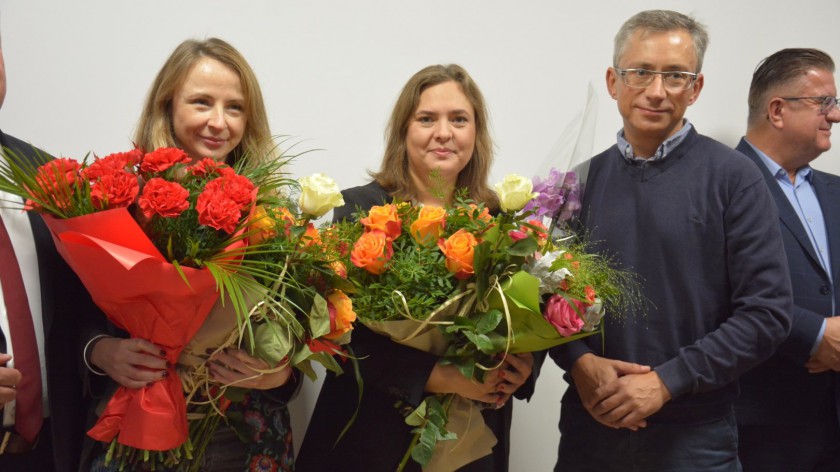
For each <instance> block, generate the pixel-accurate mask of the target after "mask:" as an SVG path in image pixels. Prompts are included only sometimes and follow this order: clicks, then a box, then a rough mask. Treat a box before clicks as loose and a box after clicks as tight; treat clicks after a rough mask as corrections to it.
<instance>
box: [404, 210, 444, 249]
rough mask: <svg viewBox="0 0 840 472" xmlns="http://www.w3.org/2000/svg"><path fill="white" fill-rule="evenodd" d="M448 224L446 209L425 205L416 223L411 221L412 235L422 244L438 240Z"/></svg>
mask: <svg viewBox="0 0 840 472" xmlns="http://www.w3.org/2000/svg"><path fill="white" fill-rule="evenodd" d="M445 225H446V210H444V209H443V208H441V207H436V206H424V207H422V208H420V213H418V215H417V219H416V220H415V221H414V223H411V228H410V231H411V236H413V237H414V240H415V241H417V242H418V243H420V244H429V243H433V242H435V241H437V240H438V239H439V238H440V237H441V235H442V234H443V228H444V226H445Z"/></svg>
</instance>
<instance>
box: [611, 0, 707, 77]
mask: <svg viewBox="0 0 840 472" xmlns="http://www.w3.org/2000/svg"><path fill="white" fill-rule="evenodd" d="M637 30H645V31H653V32H657V33H664V32H666V31H674V30H685V31H687V32H688V34H689V35H690V36H691V40H692V42H693V43H694V52H695V53H696V55H697V70H695V71H690V72H700V70H701V69H702V68H703V56H704V55H705V54H706V47H707V46H708V45H709V33H708V32H707V31H706V26H704V25H703V24H702V23H700V22H699V21H697V20H695V19H694V18H693V17H690V16H688V15H684V14H682V13H679V12H675V11H670V10H647V11H643V12H640V13H636V14H635V15H633V16H632V17H631V18H630V19H629V20H627V21H625V22H624V24H623V25H621V29H619V30H618V34H616V35H615V51H614V52H613V67H618V60H619V59H621V56H622V55H624V51H625V49H627V41H628V40H629V39H630V36H632V35H633V33H635V32H636V31H637Z"/></svg>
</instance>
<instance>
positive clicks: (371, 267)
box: [350, 230, 394, 275]
mask: <svg viewBox="0 0 840 472" xmlns="http://www.w3.org/2000/svg"><path fill="white" fill-rule="evenodd" d="M393 255H394V249H393V247H392V246H391V240H390V239H389V238H388V236H387V235H386V234H385V233H384V232H382V231H379V230H376V231H368V232H366V233H363V234H362V235H361V236H360V237H359V240H358V241H356V244H354V245H353V251H352V252H350V262H352V263H353V265H354V266H356V267H360V268H362V269H364V270H366V271H368V272H370V273H371V274H374V275H379V274H381V273H383V272H385V264H387V263H388V261H389V260H391V256H393Z"/></svg>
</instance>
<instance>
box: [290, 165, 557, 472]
mask: <svg viewBox="0 0 840 472" xmlns="http://www.w3.org/2000/svg"><path fill="white" fill-rule="evenodd" d="M341 193H342V195H343V196H344V201H345V202H346V203H345V205H344V206H343V207H339V208H337V209H336V210H335V213H334V217H333V220H334V221H340V220H344V219H351V215H352V214H353V213H356V212H357V210H358V209H362V210H367V209H369V208H370V207H372V206H374V205H381V204H383V203H386V202H390V201H391V197H390V196H388V194H387V192H386V191H385V190H384V189H383V188H382V187H381V186H380V185H379V184H377V183H376V182H372V183H370V184H367V185H365V186H362V187H355V188H351V189H348V190H344V191H342V192H341ZM350 346H351V347H352V349H353V352H354V354H355V356H356V357H357V358H358V359H359V361H358V365H359V373H360V376H361V378H362V379H363V381H364V386H363V389H364V391H363V394H362V399H361V402H360V403H359V387H358V385H357V383H356V379H355V377H354V375H353V370H352V367H351V366H350V365H349V364H345V366H344V369H345V373H344V374H343V375H339V376H336V375H333V374H331V373H327V376H326V378H325V379H324V384H323V386H322V387H321V393H320V395H319V396H318V401H317V403H316V404H315V410H314V412H313V414H312V418H311V419H310V422H309V427H308V429H307V430H306V436H305V438H304V440H303V445H302V446H301V450H300V453H299V455H298V458H297V461H296V467H297V470H301V471H306V472H331V471H336V470H348V471H350V470H352V471H356V470H359V471H362V470H364V471H366V472H379V471H382V472H386V471H387V472H390V471H393V470H395V468H396V466H397V464H398V463H399V462H400V460H401V459H402V457H403V454H405V452H406V450H407V449H408V446H409V443H410V442H411V438H412V434H411V428H410V427H409V426H407V425H406V424H405V415H406V414H407V413H409V412H411V411H412V410H413V409H414V408H415V407H417V405H419V404H420V402H421V401H422V400H423V398H424V397H425V396H426V395H427V394H426V393H425V390H424V389H425V385H426V380H427V379H428V378H429V374H430V373H431V371H432V368H434V366H435V364H436V363H437V361H438V360H439V358H438V357H437V356H434V355H432V354H429V353H427V352H424V351H420V350H418V349H414V348H411V347H407V346H403V345H401V344H398V343H395V342H393V341H391V340H390V339H388V338H387V337H385V336H381V335H378V334H375V333H374V332H372V331H370V330H368V329H367V328H365V327H364V326H362V325H360V324H357V325H356V326H355V329H354V330H353V335H352V341H351V343H350ZM535 357H536V356H535ZM541 361H542V357H541V356H540V357H538V360H537V359H535V362H534V374H533V375H532V376H531V380H530V381H529V382H528V383H526V384H525V385H523V386H522V388H520V389H519V391H518V392H517V397H518V398H525V397H530V395H531V394H532V393H533V388H534V382H535V380H534V379H535V378H536V376H537V372H538V370H539V367H540V364H541ZM357 406H358V416H356V417H355V419H354V420H353V424H352V426H351V427H350V428H349V429H348V430H347V432H346V433H345V434H344V436H343V437H342V438H341V440H338V437H339V435H340V434H341V431H342V429H343V428H344V427H345V426H346V425H347V424H348V422H349V421H350V419H351V418H352V417H353V414H354V413H355V412H356V408H357ZM512 411H513V408H512V402H508V403H507V404H506V405H505V407H504V408H502V409H500V410H483V411H482V414H483V416H484V421H485V422H486V423H487V425H488V426H489V427H490V429H492V430H493V433H494V434H495V435H496V438H497V439H498V441H499V442H498V443H497V444H496V446H495V447H494V448H493V454H491V455H489V456H485V457H483V458H481V459H479V460H477V461H475V462H473V463H471V464H468V465H466V466H464V467H462V468H461V469H459V470H461V471H499V472H502V471H507V470H508V453H509V449H510V441H509V437H508V436H509V434H508V432H509V431H510V423H511V413H512ZM337 440H338V442H336V441H337ZM406 470H413V471H419V470H420V467H419V466H418V465H417V463H415V462H414V461H413V460H409V461H408V466H407V467H406Z"/></svg>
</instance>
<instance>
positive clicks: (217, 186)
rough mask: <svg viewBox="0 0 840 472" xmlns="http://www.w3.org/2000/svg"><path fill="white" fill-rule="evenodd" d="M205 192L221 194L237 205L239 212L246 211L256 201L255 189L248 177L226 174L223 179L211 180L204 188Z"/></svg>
mask: <svg viewBox="0 0 840 472" xmlns="http://www.w3.org/2000/svg"><path fill="white" fill-rule="evenodd" d="M204 190H205V191H206V192H217V191H219V192H223V193H224V194H225V195H227V196H228V198H230V199H231V200H233V201H234V202H236V204H237V205H239V209H240V210H247V209H248V208H250V207H251V204H253V203H254V200H256V199H257V187H255V186H254V183H253V182H251V180H250V179H248V177H245V176H242V175H237V174H227V175H225V176H223V177H219V178H217V179H213V180H211V181H210V182H208V183H207V186H206V187H205V188H204Z"/></svg>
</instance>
